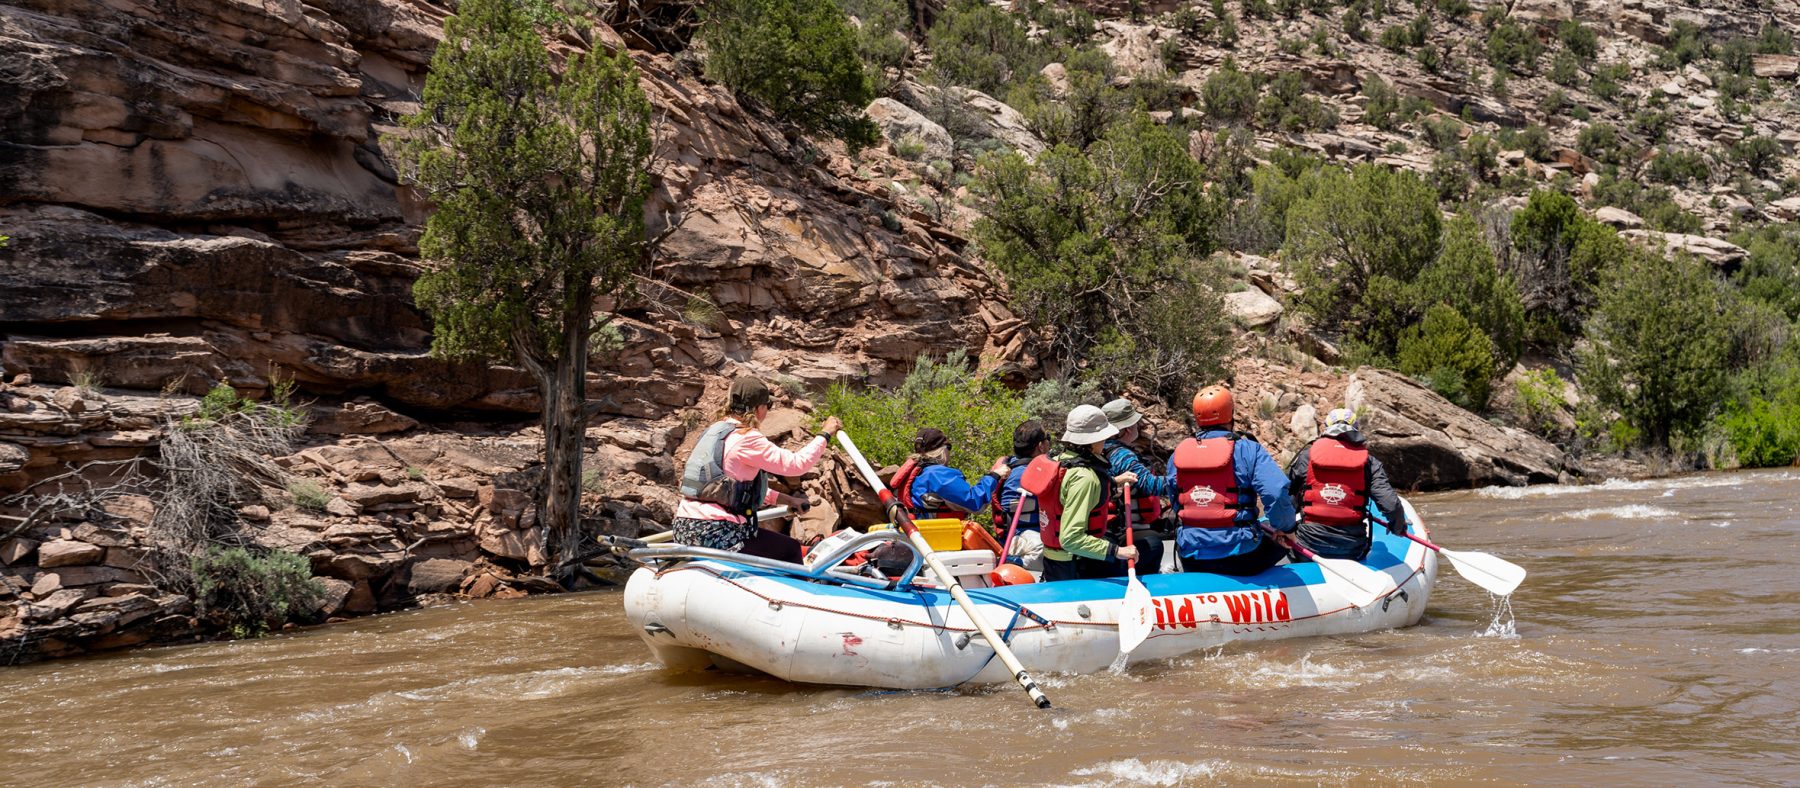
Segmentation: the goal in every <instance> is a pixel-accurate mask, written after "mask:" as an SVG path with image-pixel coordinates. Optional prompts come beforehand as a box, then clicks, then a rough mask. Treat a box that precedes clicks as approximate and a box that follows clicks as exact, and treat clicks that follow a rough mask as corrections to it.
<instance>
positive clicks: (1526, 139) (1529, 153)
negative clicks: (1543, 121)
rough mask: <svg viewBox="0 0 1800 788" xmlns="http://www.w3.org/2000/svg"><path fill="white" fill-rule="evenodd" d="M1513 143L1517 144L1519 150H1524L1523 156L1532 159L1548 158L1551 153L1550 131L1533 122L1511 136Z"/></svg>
mask: <svg viewBox="0 0 1800 788" xmlns="http://www.w3.org/2000/svg"><path fill="white" fill-rule="evenodd" d="M1513 144H1515V145H1517V146H1518V147H1519V150H1522V151H1524V152H1525V156H1526V157H1527V158H1530V159H1531V160H1533V161H1549V160H1550V155H1551V153H1552V149H1551V147H1550V132H1549V131H1548V130H1546V129H1545V128H1544V127H1543V126H1539V125H1538V124H1536V123H1533V124H1531V125H1529V126H1526V127H1525V128H1523V129H1520V130H1519V133H1518V134H1517V135H1516V136H1514V137H1513Z"/></svg>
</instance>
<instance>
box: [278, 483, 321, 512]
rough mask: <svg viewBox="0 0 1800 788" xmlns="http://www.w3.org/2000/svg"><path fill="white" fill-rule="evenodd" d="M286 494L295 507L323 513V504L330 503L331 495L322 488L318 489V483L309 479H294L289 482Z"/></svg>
mask: <svg viewBox="0 0 1800 788" xmlns="http://www.w3.org/2000/svg"><path fill="white" fill-rule="evenodd" d="M287 493H288V497H289V498H292V499H293V501H294V505H295V506H297V507H300V508H301V509H305V510H307V511H310V512H323V511H325V504H328V503H331V493H328V492H326V491H325V488H324V487H320V486H319V483H318V482H315V481H312V480H311V479H295V480H293V481H291V482H289V483H288V486H287Z"/></svg>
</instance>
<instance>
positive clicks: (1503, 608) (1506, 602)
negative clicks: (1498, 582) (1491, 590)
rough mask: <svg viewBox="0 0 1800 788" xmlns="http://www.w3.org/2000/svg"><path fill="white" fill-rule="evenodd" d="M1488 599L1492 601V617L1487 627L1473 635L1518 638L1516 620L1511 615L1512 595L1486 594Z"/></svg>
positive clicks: (1508, 638)
mask: <svg viewBox="0 0 1800 788" xmlns="http://www.w3.org/2000/svg"><path fill="white" fill-rule="evenodd" d="M1488 599H1489V600H1492V602H1493V603H1494V615H1493V618H1492V619H1490V620H1489V621H1488V625H1487V629H1484V630H1482V631H1480V632H1477V633H1475V637H1478V638H1500V639H1501V640H1518V639H1519V627H1518V622H1517V620H1516V619H1515V618H1514V617H1513V609H1512V595H1511V594H1508V595H1506V596H1495V595H1493V594H1488Z"/></svg>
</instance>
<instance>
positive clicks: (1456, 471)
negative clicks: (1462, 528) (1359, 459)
mask: <svg viewBox="0 0 1800 788" xmlns="http://www.w3.org/2000/svg"><path fill="white" fill-rule="evenodd" d="M1344 404H1345V406H1346V407H1349V408H1352V409H1355V410H1357V411H1359V412H1360V413H1361V414H1362V420H1361V428H1362V431H1363V433H1364V434H1365V435H1368V436H1369V451H1370V452H1371V453H1373V454H1374V455H1375V456H1377V457H1379V458H1381V462H1382V464H1383V465H1385V466H1387V472H1388V478H1389V479H1391V480H1392V481H1393V483H1394V486H1395V487H1396V488H1399V489H1402V490H1408V489H1411V490H1445V489H1460V488H1464V487H1485V486H1489V485H1523V484H1544V483H1549V482H1557V481H1562V480H1564V479H1566V478H1567V477H1568V476H1569V474H1568V472H1567V468H1568V457H1567V456H1566V455H1565V454H1564V453H1563V452H1562V450H1561V449H1558V448H1557V447H1556V446H1554V445H1551V444H1550V443H1549V442H1548V441H1545V440H1544V439H1542V438H1539V437H1537V436H1535V435H1532V434H1530V433H1527V432H1525V431H1523V430H1519V429H1515V428H1512V427H1503V426H1500V425H1497V424H1494V423H1492V422H1489V421H1488V420H1486V419H1483V418H1481V417H1480V416H1477V415H1475V414H1473V413H1470V412H1468V411H1466V410H1463V409H1462V408H1460V407H1457V406H1456V405H1455V404H1453V403H1451V402H1450V401H1449V400H1447V399H1444V398H1443V397H1441V396H1438V394H1437V392H1434V391H1432V390H1431V389H1428V388H1426V387H1425V386H1423V385H1420V384H1419V383H1418V382H1416V381H1414V380H1412V379H1411V378H1408V377H1406V376H1405V375H1401V374H1399V373H1397V372H1391V371H1388V370H1382V369H1374V368H1371V367H1361V368H1359V369H1357V370H1356V372H1354V373H1352V374H1351V376H1350V382H1349V386H1348V387H1347V389H1346V390H1345V393H1344Z"/></svg>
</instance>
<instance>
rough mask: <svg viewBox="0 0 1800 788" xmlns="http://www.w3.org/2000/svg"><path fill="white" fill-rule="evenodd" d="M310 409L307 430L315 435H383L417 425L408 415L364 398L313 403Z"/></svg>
mask: <svg viewBox="0 0 1800 788" xmlns="http://www.w3.org/2000/svg"><path fill="white" fill-rule="evenodd" d="M311 412H312V420H311V421H309V422H307V424H306V431H307V432H310V433H313V434H315V435H386V434H389V433H395V432H405V431H407V430H410V429H412V428H414V427H417V426H419V422H418V421H417V420H415V419H413V418H412V417H411V416H406V415H403V414H400V413H395V412H394V411H393V410H392V409H390V408H388V407H387V406H385V405H382V404H381V403H379V402H375V401H372V400H369V399H366V398H365V399H358V400H355V401H353V402H346V403H344V404H342V405H314V406H312V408H311Z"/></svg>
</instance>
